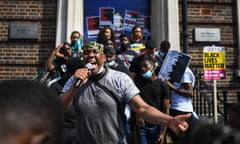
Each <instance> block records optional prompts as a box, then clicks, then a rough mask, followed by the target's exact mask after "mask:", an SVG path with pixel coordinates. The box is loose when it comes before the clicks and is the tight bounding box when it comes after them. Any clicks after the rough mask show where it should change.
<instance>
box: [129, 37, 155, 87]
mask: <svg viewBox="0 0 240 144" xmlns="http://www.w3.org/2000/svg"><path fill="white" fill-rule="evenodd" d="M156 51H157V45H156V43H155V42H154V41H148V42H147V43H146V49H145V54H143V55H140V56H138V57H136V58H134V59H133V61H132V63H131V66H130V68H129V70H130V72H131V77H132V78H133V80H134V82H135V84H136V85H137V87H138V88H139V89H141V88H142V87H143V85H144V84H145V83H146V82H147V80H146V79H145V78H143V76H142V74H141V62H142V61H143V60H144V59H146V58H150V59H152V60H153V61H154V63H155V64H154V65H155V69H157V68H158V67H159V64H158V61H157V59H155V56H156V55H155V53H156ZM156 73H158V72H156Z"/></svg>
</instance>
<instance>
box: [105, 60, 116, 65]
mask: <svg viewBox="0 0 240 144" xmlns="http://www.w3.org/2000/svg"><path fill="white" fill-rule="evenodd" d="M115 63H116V62H115V60H113V61H110V62H107V65H108V66H109V67H113V66H114V64H115Z"/></svg>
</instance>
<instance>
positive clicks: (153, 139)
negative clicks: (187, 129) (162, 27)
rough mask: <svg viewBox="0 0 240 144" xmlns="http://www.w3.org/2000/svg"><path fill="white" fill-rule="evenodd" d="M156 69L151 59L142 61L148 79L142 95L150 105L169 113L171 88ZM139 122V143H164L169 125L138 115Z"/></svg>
mask: <svg viewBox="0 0 240 144" xmlns="http://www.w3.org/2000/svg"><path fill="white" fill-rule="evenodd" d="M154 69H155V68H154V62H153V61H152V60H151V59H146V60H143V61H142V62H141V71H142V75H143V77H144V78H145V79H147V80H148V81H147V83H146V84H145V85H144V86H143V88H142V90H141V97H142V98H143V100H144V101H145V102H147V103H148V104H149V105H151V106H153V107H155V108H157V109H158V110H160V111H162V112H164V113H166V114H169V107H170V89H169V87H168V86H167V85H166V84H165V83H164V82H163V81H162V80H160V79H158V78H157V76H156V74H155V70H154ZM137 123H138V127H137V128H138V129H137V139H138V144H156V143H159V144H163V143H164V141H165V136H166V131H167V127H162V126H161V125H154V124H150V123H148V122H145V121H144V120H143V119H142V118H141V117H137Z"/></svg>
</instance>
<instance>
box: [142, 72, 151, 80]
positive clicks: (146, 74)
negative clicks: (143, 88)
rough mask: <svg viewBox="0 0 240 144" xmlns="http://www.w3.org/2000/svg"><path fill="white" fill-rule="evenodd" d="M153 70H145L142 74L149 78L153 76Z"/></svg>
mask: <svg viewBox="0 0 240 144" xmlns="http://www.w3.org/2000/svg"><path fill="white" fill-rule="evenodd" d="M152 74H153V73H152V71H150V70H148V71H147V72H145V73H144V74H142V76H143V77H144V78H146V79H149V78H151V77H152Z"/></svg>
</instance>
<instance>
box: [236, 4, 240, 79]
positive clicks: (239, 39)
mask: <svg viewBox="0 0 240 144" xmlns="http://www.w3.org/2000/svg"><path fill="white" fill-rule="evenodd" d="M235 2H236V4H235V9H236V19H237V26H236V27H237V44H236V46H237V54H238V55H237V60H238V61H237V70H236V76H238V77H240V35H239V34H240V27H239V25H240V19H239V17H240V10H239V8H240V1H239V0H235Z"/></svg>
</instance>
